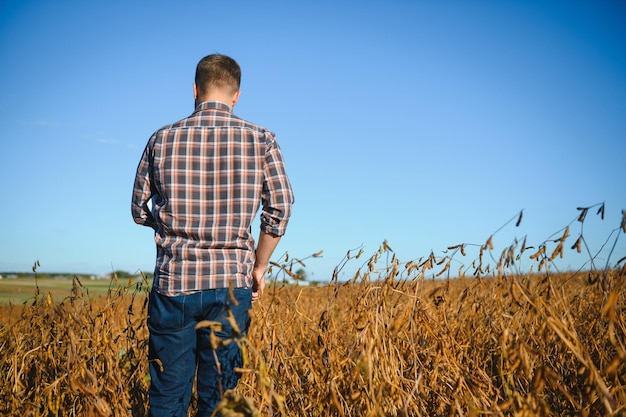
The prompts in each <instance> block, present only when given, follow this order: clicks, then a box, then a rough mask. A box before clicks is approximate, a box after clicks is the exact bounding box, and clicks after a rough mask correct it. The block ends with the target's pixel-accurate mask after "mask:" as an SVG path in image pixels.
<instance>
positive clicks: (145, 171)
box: [131, 147, 156, 229]
mask: <svg viewBox="0 0 626 417" xmlns="http://www.w3.org/2000/svg"><path fill="white" fill-rule="evenodd" d="M151 198H152V186H151V182H150V160H149V150H148V147H146V149H145V150H144V153H143V155H142V157H141V161H140V162H139V166H138V167H137V174H136V176H135V185H134V187H133V198H132V204H131V212H132V215H133V220H134V221H135V223H137V224H139V225H142V226H147V227H151V228H153V229H154V228H155V227H156V225H155V222H154V218H153V217H152V213H151V211H150V208H149V207H148V202H149V201H150V199H151Z"/></svg>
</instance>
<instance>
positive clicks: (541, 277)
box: [0, 248, 626, 416]
mask: <svg viewBox="0 0 626 417" xmlns="http://www.w3.org/2000/svg"><path fill="white" fill-rule="evenodd" d="M381 253H384V249H383V248H381ZM371 261H376V259H373V260H371ZM372 265H373V264H372ZM391 265H392V268H390V269H387V270H385V271H383V273H382V274H380V275H374V274H373V272H372V273H370V272H369V271H370V269H372V270H374V271H375V269H374V268H370V269H368V272H366V273H365V274H364V275H362V276H358V277H355V279H354V280H352V281H349V282H336V281H335V282H331V283H329V284H328V285H323V286H317V287H299V286H297V285H280V284H276V283H274V284H271V285H270V286H269V287H268V288H267V290H266V293H265V295H264V297H263V299H262V301H261V302H259V303H256V304H255V305H254V307H253V311H252V312H251V314H252V316H253V325H252V328H251V331H250V333H249V335H248V337H247V338H243V339H241V340H237V341H236V342H237V343H240V344H241V346H242V347H243V349H244V352H245V357H246V362H245V365H244V369H242V372H243V373H244V376H243V378H242V381H241V384H240V386H239V388H238V391H237V392H236V393H234V394H233V395H231V396H230V397H229V398H230V400H229V401H228V402H227V403H225V407H227V408H226V409H225V410H223V413H222V415H224V416H260V415H263V416H444V415H445V416H447V415H466V416H478V415H501V416H509V415H510V416H545V415H563V416H565V415H568V416H570V415H589V416H604V415H619V416H622V415H626V414H625V413H626V408H625V407H624V404H626V350H625V346H626V322H625V321H624V307H625V304H626V300H625V299H624V296H625V294H626V288H624V286H625V285H626V284H625V277H626V270H624V269H622V270H620V271H607V272H606V273H605V274H602V275H601V276H599V278H598V279H597V280H595V281H594V280H592V279H590V275H589V274H581V273H579V274H555V275H552V274H548V273H546V274H535V275H527V276H500V277H485V278H457V279H444V280H432V279H430V280H427V279H419V278H416V279H411V280H407V279H398V278H399V276H400V275H401V273H402V271H403V270H404V269H403V267H399V268H397V269H395V268H393V263H392V264H391ZM423 266H426V265H423ZM374 277H376V278H375V279H374ZM147 289H148V282H147V281H143V282H142V281H137V282H133V283H130V284H118V285H117V286H116V287H114V289H113V290H112V291H105V292H103V293H101V294H100V295H98V296H94V297H91V296H90V297H87V294H86V291H85V290H84V288H83V287H81V286H79V285H78V284H76V283H75V285H74V289H73V292H72V290H71V289H70V296H69V297H68V298H64V299H61V300H58V299H55V298H51V297H47V295H46V291H45V290H43V289H42V288H41V286H40V290H41V294H40V295H39V296H38V297H37V300H35V299H34V297H33V300H32V302H29V303H26V304H25V305H19V306H13V307H9V306H4V307H3V310H2V315H1V316H0V317H1V322H0V340H2V345H1V346H0V371H1V372H2V375H3V376H4V378H5V379H4V381H3V384H2V388H1V391H0V397H1V398H2V399H3V401H1V402H0V412H1V414H2V415H5V416H30V415H32V416H36V415H39V416H86V415H87V416H88V415H94V416H145V415H147V414H146V404H147V388H148V384H149V381H148V376H147V374H148V372H147V359H146V355H147V343H146V341H147V334H146V330H145V326H144V323H145V318H146V317H145V315H146V303H145V301H146V295H147ZM8 309H10V310H11V311H10V312H7V310H8ZM235 412H238V413H239V414H236V413H235Z"/></svg>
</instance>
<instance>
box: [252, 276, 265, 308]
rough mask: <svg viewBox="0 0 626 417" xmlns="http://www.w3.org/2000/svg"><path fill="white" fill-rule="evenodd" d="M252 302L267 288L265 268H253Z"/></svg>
mask: <svg viewBox="0 0 626 417" xmlns="http://www.w3.org/2000/svg"><path fill="white" fill-rule="evenodd" d="M252 280H253V282H252V302H255V301H257V300H258V299H259V298H261V296H262V295H263V291H264V290H265V268H263V269H261V268H254V269H253V270H252Z"/></svg>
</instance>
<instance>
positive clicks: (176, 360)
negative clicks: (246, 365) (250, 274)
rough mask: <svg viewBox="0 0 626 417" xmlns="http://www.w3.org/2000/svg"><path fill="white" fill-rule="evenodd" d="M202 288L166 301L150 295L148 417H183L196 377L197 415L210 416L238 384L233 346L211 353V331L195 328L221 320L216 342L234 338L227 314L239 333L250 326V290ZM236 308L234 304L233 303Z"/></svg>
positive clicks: (237, 352)
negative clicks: (200, 324) (231, 293)
mask: <svg viewBox="0 0 626 417" xmlns="http://www.w3.org/2000/svg"><path fill="white" fill-rule="evenodd" d="M229 291H230V290H229V289H228V288H224V289H214V290H205V291H201V292H198V293H194V294H190V295H179V296H175V297H167V296H164V295H161V294H159V293H157V292H156V291H152V292H151V293H150V301H149V304H148V329H149V330H150V341H149V353H148V359H149V368H150V378H151V383H150V391H149V402H150V414H149V416H151V417H186V416H187V411H188V408H189V403H190V401H191V394H192V389H193V384H194V378H195V377H196V373H197V383H196V390H197V393H198V413H197V416H198V417H204V416H210V415H211V413H212V412H213V410H214V409H215V408H216V407H217V405H218V404H219V401H220V399H221V397H222V394H223V393H224V391H225V390H227V389H232V388H235V387H236V386H237V382H238V381H239V378H240V376H241V375H240V374H239V373H237V372H235V370H234V368H235V367H241V366H242V365H243V358H242V355H241V349H240V348H239V345H238V344H237V343H234V342H231V343H229V344H227V345H226V346H223V345H220V346H219V347H218V348H217V349H215V350H213V349H212V347H211V342H210V334H211V328H209V327H201V328H199V329H197V330H196V324H198V322H200V321H203V320H210V321H214V322H220V323H221V324H222V329H221V330H220V331H217V330H214V331H213V333H214V334H215V336H218V337H219V338H220V339H231V338H237V335H236V334H235V332H234V331H233V327H232V326H231V324H230V323H229V322H228V320H227V318H228V312H229V311H230V312H231V313H232V315H233V317H234V318H235V320H236V322H237V325H238V326H239V330H240V331H241V335H245V334H247V331H248V327H249V326H250V315H249V313H248V310H250V308H251V307H252V290H251V289H249V288H235V289H234V290H233V295H234V297H233V298H235V299H236V300H237V303H234V302H233V300H232V299H231V297H230V296H229V294H228V293H229ZM235 304H237V305H235Z"/></svg>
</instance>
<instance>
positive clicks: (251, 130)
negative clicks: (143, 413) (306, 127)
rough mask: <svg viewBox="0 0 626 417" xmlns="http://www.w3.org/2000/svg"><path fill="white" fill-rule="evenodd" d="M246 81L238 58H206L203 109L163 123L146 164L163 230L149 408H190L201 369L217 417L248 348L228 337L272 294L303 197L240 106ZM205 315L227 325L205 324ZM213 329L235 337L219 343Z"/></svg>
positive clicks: (138, 206) (200, 73)
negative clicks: (267, 290)
mask: <svg viewBox="0 0 626 417" xmlns="http://www.w3.org/2000/svg"><path fill="white" fill-rule="evenodd" d="M240 82H241V69H240V67H239V65H238V64H237V62H236V61H235V60H233V59H232V58H230V57H227V56H224V55H219V54H214V55H209V56H207V57H205V58H203V59H202V60H200V62H199V63H198V65H197V68H196V76H195V82H194V85H193V92H194V98H195V111H194V112H193V113H192V114H191V116H189V117H187V118H185V119H183V120H180V121H178V122H176V123H173V124H170V125H167V126H165V127H163V128H161V129H159V130H157V131H156V132H155V133H154V134H153V135H152V137H151V138H150V140H149V141H148V144H147V146H146V148H145V151H144V153H143V156H142V158H141V161H140V162H139V166H138V168H137V175H136V178H135V185H134V190H133V197H132V215H133V219H134V220H135V222H136V223H138V224H140V225H144V226H148V227H151V228H152V229H154V233H155V242H156V251H157V254H156V265H155V270H154V284H153V288H152V291H151V294H150V302H149V306H148V316H149V317H148V329H149V331H150V341H149V361H150V362H149V367H150V377H151V384H150V391H149V399H150V401H149V402H150V416H155V417H156V416H166V417H172V416H181V417H182V416H187V410H188V408H189V403H190V399H191V393H192V387H193V384H194V378H195V375H196V372H197V382H196V384H197V393H198V414H197V415H198V416H209V415H211V413H212V412H213V410H214V409H215V407H216V406H217V404H218V403H219V401H220V397H221V396H222V394H223V393H224V391H225V390H227V389H231V388H234V387H235V386H236V385H237V382H238V380H239V377H240V375H239V374H238V373H237V372H236V371H235V368H236V367H241V366H242V357H241V350H240V349H239V346H238V344H237V343H235V342H231V343H228V340H229V339H232V338H235V337H236V336H238V334H246V332H247V330H248V327H249V324H250V316H249V313H248V310H249V309H250V308H251V306H252V302H253V301H255V300H258V299H259V297H261V295H262V294H263V289H264V287H265V273H266V269H267V266H268V263H269V260H270V257H271V255H272V253H273V252H274V249H275V248H276V245H277V244H278V241H279V240H280V238H281V236H282V235H283V234H284V233H285V229H286V227H287V222H288V220H289V216H290V215H291V207H292V204H293V202H294V197H293V193H292V189H291V185H290V182H289V179H288V177H287V174H286V172H285V166H284V161H283V156H282V152H281V150H280V147H279V146H278V143H277V142H276V138H275V136H274V133H272V132H270V131H269V130H266V129H264V128H262V127H260V126H257V125H255V124H252V123H250V122H248V121H245V120H243V119H241V118H239V117H237V116H235V115H234V114H233V113H232V109H233V107H234V106H235V104H236V103H237V100H238V99H239V94H240V91H239V87H240ZM259 209H261V216H260V225H261V227H260V229H261V230H260V233H259V236H258V242H257V243H256V244H257V246H256V248H255V240H254V238H253V236H252V234H251V233H252V227H251V225H252V222H253V219H254V217H255V216H256V213H257V212H258V210H259ZM229 315H230V317H231V321H230V322H229V320H228V319H229ZM233 317H234V319H235V320H236V324H237V326H233V325H232V318H233ZM205 320H208V321H211V322H219V323H221V330H220V329H218V328H216V326H209V327H207V326H202V325H200V326H198V328H196V325H197V324H198V323H199V322H202V321H205ZM218 327H219V326H218ZM237 327H238V329H237ZM211 332H214V334H215V335H216V336H218V337H219V338H221V339H222V340H224V341H225V343H220V344H219V347H217V348H216V349H215V350H214V349H213V348H212V345H211V343H212V342H211V337H210V336H211ZM214 340H215V339H214ZM213 343H214V344H215V342H213Z"/></svg>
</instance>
